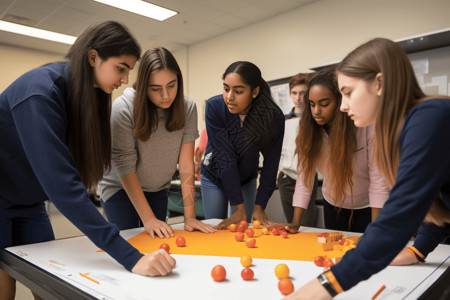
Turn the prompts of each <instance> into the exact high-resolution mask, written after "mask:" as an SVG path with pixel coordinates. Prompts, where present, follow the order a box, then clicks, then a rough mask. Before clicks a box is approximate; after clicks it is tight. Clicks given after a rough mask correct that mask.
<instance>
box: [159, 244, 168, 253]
mask: <svg viewBox="0 0 450 300" xmlns="http://www.w3.org/2000/svg"><path fill="white" fill-rule="evenodd" d="M159 249H164V250H166V251H167V253H169V250H170V246H169V245H167V244H161V246H159Z"/></svg>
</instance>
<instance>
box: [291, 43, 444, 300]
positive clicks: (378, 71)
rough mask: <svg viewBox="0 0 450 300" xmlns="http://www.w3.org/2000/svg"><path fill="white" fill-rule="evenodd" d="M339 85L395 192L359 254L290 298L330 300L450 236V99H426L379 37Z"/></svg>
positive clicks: (342, 73) (352, 61)
mask: <svg viewBox="0 0 450 300" xmlns="http://www.w3.org/2000/svg"><path fill="white" fill-rule="evenodd" d="M337 78H338V83H339V88H340V91H341V93H342V95H343V101H342V105H341V110H342V111H344V112H346V113H347V114H348V115H349V116H350V117H351V118H352V119H353V121H354V122H355V125H356V126H358V127H362V126H367V125H370V124H375V137H376V140H375V141H376V147H375V158H376V163H377V165H378V167H379V169H380V171H381V172H382V173H383V174H384V176H385V177H386V180H387V183H388V185H389V186H390V187H391V188H392V189H391V192H390V195H389V199H388V200H387V201H386V203H385V205H384V207H383V209H382V210H381V213H380V215H379V216H378V218H377V219H376V220H375V222H374V223H372V224H370V225H369V226H368V227H367V230H366V232H365V233H364V235H363V236H362V237H361V239H360V240H359V243H358V245H357V247H356V248H355V249H353V250H350V251H348V252H347V253H346V254H345V255H344V257H343V258H342V260H341V261H340V262H339V263H338V264H336V265H335V266H333V267H331V269H330V270H329V271H326V272H325V273H323V274H321V275H320V277H321V282H322V286H321V283H319V280H318V279H314V280H312V281H310V282H309V283H307V284H306V285H304V286H303V287H301V288H300V289H298V290H297V291H295V292H294V293H293V294H291V295H289V296H288V297H286V298H285V299H331V298H332V296H334V295H335V294H337V293H339V292H341V291H342V290H348V289H350V288H352V287H353V286H355V285H356V284H357V283H358V282H360V281H363V280H366V279H368V278H369V277H370V276H372V275H373V274H375V273H377V272H379V271H381V270H382V269H384V268H385V267H386V266H387V265H388V264H389V263H391V264H392V265H407V264H414V263H418V262H424V261H425V258H426V256H427V255H428V254H429V253H430V252H432V251H433V250H434V249H435V248H436V246H437V245H438V244H439V243H440V242H441V241H443V239H444V238H445V237H446V236H448V235H449V234H450V224H449V223H450V155H449V153H450V118H449V116H450V98H449V97H446V96H435V97H427V96H426V95H425V94H424V93H423V92H422V90H421V89H420V87H419V85H418V83H417V80H416V77H415V75H414V71H413V68H412V66H411V63H410V62H409V60H408V57H407V56H406V54H405V53H404V51H403V50H402V49H401V47H400V46H399V45H398V44H397V43H395V42H393V41H391V40H387V39H382V38H377V39H373V40H371V41H369V42H367V43H365V44H363V45H361V46H360V47H358V48H356V49H355V50H354V51H352V52H351V53H350V54H349V55H347V57H346V58H345V59H344V60H343V61H342V62H341V63H340V64H339V65H338V67H337ZM422 223H424V224H422ZM417 229H419V231H418V235H417V237H416V239H415V240H414V245H413V246H411V247H408V248H405V249H403V250H402V248H403V247H404V246H405V245H406V243H407V242H408V241H409V239H410V238H411V237H412V236H413V234H414V233H415V232H416V231H417ZM327 290H328V291H327Z"/></svg>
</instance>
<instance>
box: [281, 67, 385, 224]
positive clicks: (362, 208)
mask: <svg viewBox="0 0 450 300" xmlns="http://www.w3.org/2000/svg"><path fill="white" fill-rule="evenodd" d="M341 101H342V96H341V94H340V92H339V88H338V85H337V82H336V80H335V75H334V69H323V70H320V71H318V72H316V73H314V74H313V75H312V76H311V78H310V80H309V82H308V87H307V90H306V94H305V107H306V109H305V111H304V113H303V117H302V119H301V121H300V132H299V134H298V136H297V139H296V145H297V150H296V151H297V153H298V158H299V159H298V178H297V183H296V186H295V192H294V196H293V200H292V205H293V206H294V217H293V219H292V224H290V226H289V227H290V229H291V230H293V231H295V232H297V231H298V228H299V226H300V224H301V220H302V217H303V212H304V211H305V209H306V208H307V207H308V202H310V201H311V200H310V198H311V191H312V190H313V182H314V175H315V173H316V168H317V169H318V170H319V171H320V172H321V173H322V174H323V176H324V179H323V187H322V193H323V197H324V201H323V206H324V208H323V213H324V221H325V228H327V229H333V230H343V231H353V232H364V231H365V229H366V227H367V225H369V223H370V222H372V221H374V220H375V219H376V217H377V216H378V214H379V212H380V210H381V208H382V207H383V204H384V202H385V201H386V199H387V198H388V195H389V189H388V187H387V185H386V181H385V179H384V177H383V175H381V174H380V172H379V171H378V169H377V167H376V166H375V162H374V159H373V138H374V128H373V125H372V126H368V127H363V128H356V127H355V125H354V124H353V121H352V120H351V119H350V118H349V117H348V116H347V115H346V114H345V113H343V112H341V111H340V110H339V106H340V105H341Z"/></svg>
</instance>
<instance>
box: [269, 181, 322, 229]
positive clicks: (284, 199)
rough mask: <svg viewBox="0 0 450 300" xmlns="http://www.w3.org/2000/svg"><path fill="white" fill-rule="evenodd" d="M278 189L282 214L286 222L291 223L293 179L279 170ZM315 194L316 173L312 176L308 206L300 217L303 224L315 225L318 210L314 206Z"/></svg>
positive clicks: (292, 215)
mask: <svg viewBox="0 0 450 300" xmlns="http://www.w3.org/2000/svg"><path fill="white" fill-rule="evenodd" d="M278 190H279V191H280V199H281V204H282V206H283V211H284V215H285V216H286V220H287V222H288V223H292V218H293V217H294V207H293V206H292V197H293V195H294V191H295V179H292V178H291V177H289V176H287V175H286V174H284V173H283V172H280V175H279V176H278ZM316 194H317V174H316V177H315V178H314V187H313V191H312V194H311V199H310V200H309V204H308V208H307V209H306V210H305V212H304V214H303V217H302V224H301V225H303V226H309V227H315V226H316V220H317V216H318V214H319V210H318V209H317V207H316Z"/></svg>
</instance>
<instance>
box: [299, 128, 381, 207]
mask: <svg viewBox="0 0 450 300" xmlns="http://www.w3.org/2000/svg"><path fill="white" fill-rule="evenodd" d="M373 137H374V127H373V125H372V126H369V127H364V128H358V129H357V131H356V143H357V147H356V151H355V155H354V159H353V201H352V199H351V197H350V190H349V189H348V188H347V191H346V197H345V200H344V203H343V205H342V208H348V209H352V208H353V209H361V208H366V207H375V208H382V207H383V204H384V202H385V201H386V200H387V198H388V196H389V189H388V187H387V185H386V182H385V180H384V177H383V176H382V175H381V174H380V172H379V171H378V169H377V167H376V166H375V162H374V159H373ZM329 153H330V145H329V142H328V135H327V134H324V135H323V141H322V151H321V159H320V160H319V164H318V165H317V166H316V167H317V169H318V170H319V172H320V173H322V174H323V177H324V179H323V185H322V194H323V197H324V199H325V200H326V201H327V202H329V203H330V204H332V205H335V202H334V196H333V195H332V194H331V185H330V179H329V176H331V174H330V170H329V169H328V167H327V166H328V160H329ZM312 176H314V174H313V175H312ZM303 178H304V173H303V172H302V170H299V176H298V179H297V183H296V185H295V192H294V196H293V201H292V206H298V207H302V208H305V209H306V208H307V207H308V203H309V199H310V197H311V193H312V186H305V185H304V184H303ZM311 182H314V180H313V178H312V179H311ZM352 202H353V203H352Z"/></svg>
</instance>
